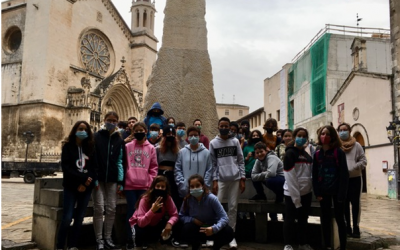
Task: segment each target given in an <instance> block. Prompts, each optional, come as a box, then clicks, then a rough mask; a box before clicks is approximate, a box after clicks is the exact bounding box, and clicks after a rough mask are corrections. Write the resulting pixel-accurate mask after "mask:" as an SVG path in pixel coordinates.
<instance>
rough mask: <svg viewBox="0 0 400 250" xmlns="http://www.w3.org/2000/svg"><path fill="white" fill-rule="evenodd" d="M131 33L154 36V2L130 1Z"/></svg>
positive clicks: (146, 0) (147, 0)
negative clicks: (144, 33)
mask: <svg viewBox="0 0 400 250" xmlns="http://www.w3.org/2000/svg"><path fill="white" fill-rule="evenodd" d="M131 12H132V26H131V29H132V32H138V31H146V32H147V33H149V34H151V35H154V15H155V13H156V8H155V2H154V1H153V2H151V0H133V1H132V7H131Z"/></svg>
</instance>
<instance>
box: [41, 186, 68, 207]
mask: <svg viewBox="0 0 400 250" xmlns="http://www.w3.org/2000/svg"><path fill="white" fill-rule="evenodd" d="M63 203H64V202H63V190H62V189H53V188H44V189H41V190H40V198H39V204H41V205H47V206H51V207H62V206H63Z"/></svg>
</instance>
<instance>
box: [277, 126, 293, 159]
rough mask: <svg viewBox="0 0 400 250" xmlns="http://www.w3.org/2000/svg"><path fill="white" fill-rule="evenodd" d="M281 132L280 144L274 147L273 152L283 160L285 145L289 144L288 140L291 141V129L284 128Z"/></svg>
mask: <svg viewBox="0 0 400 250" xmlns="http://www.w3.org/2000/svg"><path fill="white" fill-rule="evenodd" d="M281 134H282V141H281V144H279V145H278V146H276V147H275V153H276V155H277V156H278V157H279V159H281V161H283V159H284V158H285V154H286V147H287V145H288V144H289V142H291V141H292V130H290V129H284V130H282V132H281Z"/></svg>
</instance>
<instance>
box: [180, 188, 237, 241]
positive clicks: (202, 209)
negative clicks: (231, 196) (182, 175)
mask: <svg viewBox="0 0 400 250" xmlns="http://www.w3.org/2000/svg"><path fill="white" fill-rule="evenodd" d="M184 202H187V204H183V205H182V207H181V211H180V212H179V219H180V220H181V221H182V222H183V223H192V222H193V220H194V219H198V220H199V221H201V222H203V223H204V226H211V227H212V229H213V234H216V233H218V232H219V231H221V229H223V228H224V227H226V226H227V225H228V221H229V219H228V216H227V215H226V212H225V210H224V208H223V207H222V205H221V203H220V202H219V200H218V198H217V197H216V196H215V195H213V194H211V193H208V194H203V197H202V198H201V200H200V201H198V200H197V199H196V198H194V197H193V196H190V197H188V198H187V200H186V201H184ZM185 205H186V206H185Z"/></svg>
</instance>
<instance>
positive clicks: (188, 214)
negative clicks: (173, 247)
mask: <svg viewBox="0 0 400 250" xmlns="http://www.w3.org/2000/svg"><path fill="white" fill-rule="evenodd" d="M188 183H189V190H190V194H188V195H187V196H186V197H185V199H184V201H183V205H182V207H181V210H180V212H179V219H180V220H181V221H182V222H183V229H182V235H181V238H182V239H185V240H186V241H187V242H188V243H190V244H191V245H192V249H196V250H198V249H200V248H201V242H205V241H206V240H212V241H214V245H213V247H212V249H220V248H221V247H222V246H223V245H225V244H228V243H229V242H231V241H232V240H233V229H232V227H230V226H229V225H228V216H227V214H226V212H225V210H224V208H223V207H222V205H221V203H220V202H219V200H218V198H217V197H216V196H215V195H213V194H212V193H210V192H209V190H208V188H207V186H206V185H205V184H204V179H203V177H202V176H201V175H198V174H195V175H192V176H191V177H190V178H189V180H188Z"/></svg>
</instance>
